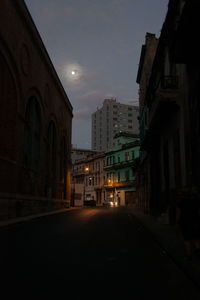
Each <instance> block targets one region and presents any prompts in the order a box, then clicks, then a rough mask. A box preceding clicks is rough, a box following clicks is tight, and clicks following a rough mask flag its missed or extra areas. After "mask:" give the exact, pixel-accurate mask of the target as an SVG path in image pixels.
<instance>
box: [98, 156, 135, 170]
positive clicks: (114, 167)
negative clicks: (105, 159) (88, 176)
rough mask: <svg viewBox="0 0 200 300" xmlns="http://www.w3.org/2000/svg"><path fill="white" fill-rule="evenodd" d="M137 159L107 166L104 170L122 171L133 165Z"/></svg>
mask: <svg viewBox="0 0 200 300" xmlns="http://www.w3.org/2000/svg"><path fill="white" fill-rule="evenodd" d="M134 160H135V158H134V159H130V160H125V161H121V162H117V163H114V164H111V165H107V166H105V167H104V170H106V171H108V170H110V169H122V168H125V167H127V166H129V165H131V164H133V162H134Z"/></svg>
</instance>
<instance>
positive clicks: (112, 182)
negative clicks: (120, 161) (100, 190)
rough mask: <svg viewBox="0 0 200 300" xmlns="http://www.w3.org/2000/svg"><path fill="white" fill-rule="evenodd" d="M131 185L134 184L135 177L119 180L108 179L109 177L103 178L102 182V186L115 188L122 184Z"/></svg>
mask: <svg viewBox="0 0 200 300" xmlns="http://www.w3.org/2000/svg"><path fill="white" fill-rule="evenodd" d="M130 185H131V186H133V185H135V179H133V180H130V179H128V180H126V179H125V180H120V181H117V180H115V179H114V180H110V179H107V180H105V183H104V187H107V188H115V187H123V186H130Z"/></svg>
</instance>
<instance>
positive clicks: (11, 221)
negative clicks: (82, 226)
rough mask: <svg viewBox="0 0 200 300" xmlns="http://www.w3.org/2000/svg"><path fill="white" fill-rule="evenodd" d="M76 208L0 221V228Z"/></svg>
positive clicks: (71, 208)
mask: <svg viewBox="0 0 200 300" xmlns="http://www.w3.org/2000/svg"><path fill="white" fill-rule="evenodd" d="M77 208H78V207H69V208H63V209H60V210H53V211H49V212H46V213H41V214H34V215H28V216H25V217H18V218H14V219H8V220H5V221H0V228H1V227H4V226H8V225H12V224H16V223H22V222H26V221H29V220H33V219H37V218H41V217H45V216H50V215H55V214H58V213H62V212H66V211H69V210H74V209H77Z"/></svg>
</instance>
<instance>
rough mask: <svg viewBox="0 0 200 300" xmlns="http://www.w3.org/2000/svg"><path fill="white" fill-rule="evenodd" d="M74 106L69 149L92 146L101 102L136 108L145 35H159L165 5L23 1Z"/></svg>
mask: <svg viewBox="0 0 200 300" xmlns="http://www.w3.org/2000/svg"><path fill="white" fill-rule="evenodd" d="M25 3H26V4H27V7H28V9H29V11H30V14H31V16H32V18H33V20H34V22H35V25H36V27H37V29H38V31H39V33H40V35H41V38H42V40H43V42H44V44H45V47H46V49H47V52H48V54H49V56H50V58H51V60H52V63H53V65H54V67H55V69H56V71H57V73H58V76H59V78H60V80H61V82H62V85H63V87H64V89H65V91H66V93H67V95H68V98H69V100H70V102H71V104H72V106H73V114H74V118H73V122H72V144H73V145H74V146H77V147H79V148H86V149H87V148H88V149H89V148H90V147H91V113H93V112H94V111H96V109H97V107H99V108H100V107H101V106H102V103H103V101H104V99H105V98H108V97H114V98H116V99H117V101H118V102H121V103H125V104H132V105H138V89H139V86H138V84H137V83H136V76H137V71H138V64H139V59H140V52H141V47H142V44H144V43H145V35H146V32H150V33H155V34H156V37H159V36H160V31H161V28H162V24H163V22H164V19H165V16H166V13H167V5H168V0H25Z"/></svg>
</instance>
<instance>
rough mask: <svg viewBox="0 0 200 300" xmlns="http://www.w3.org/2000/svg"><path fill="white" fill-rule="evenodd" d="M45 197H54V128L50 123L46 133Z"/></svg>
mask: <svg viewBox="0 0 200 300" xmlns="http://www.w3.org/2000/svg"><path fill="white" fill-rule="evenodd" d="M46 171H47V196H49V197H50V198H51V197H55V196H56V127H55V124H54V122H53V121H51V122H50V124H49V128H48V133H47V169H46Z"/></svg>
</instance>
